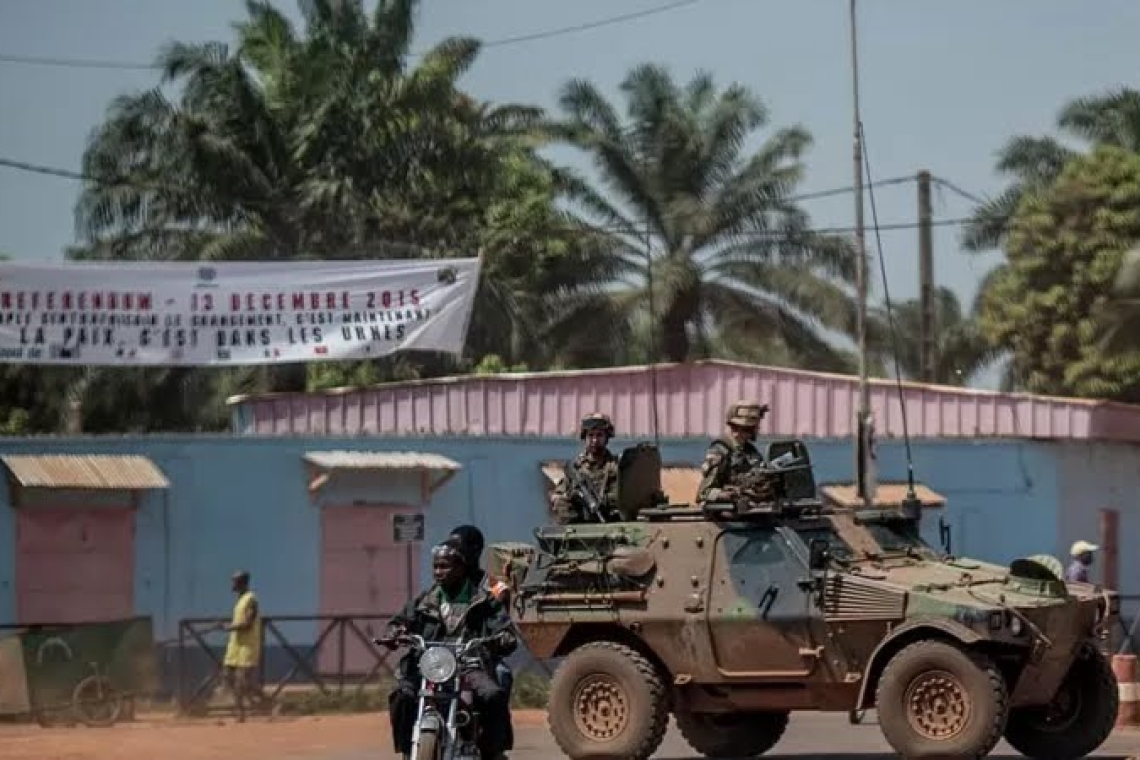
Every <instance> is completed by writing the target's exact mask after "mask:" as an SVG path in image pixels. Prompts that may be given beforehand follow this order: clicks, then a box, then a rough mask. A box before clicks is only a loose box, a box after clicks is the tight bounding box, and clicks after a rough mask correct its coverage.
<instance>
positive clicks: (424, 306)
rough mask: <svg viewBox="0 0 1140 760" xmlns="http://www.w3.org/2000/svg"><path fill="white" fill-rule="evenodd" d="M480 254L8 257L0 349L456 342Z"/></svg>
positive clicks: (122, 362) (109, 350)
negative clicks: (253, 258) (175, 259)
mask: <svg viewBox="0 0 1140 760" xmlns="http://www.w3.org/2000/svg"><path fill="white" fill-rule="evenodd" d="M479 269H480V259H478V258H466V259H427V260H425V259H398V260H384V261H288V262H226V263H221V262H217V263H215V262H208V263H206V262H185V263H183V262H179V263H171V262H137V263H135V262H132V263H103V262H98V263H94V262H93V263H88V262H82V263H79V262H76V263H70V262H69V263H63V264H30V263H22V262H12V261H5V262H0V362H5V363H25V364H73V365H103V366H106V365H119V366H146V365H182V366H207V365H214V366H222V365H241V364H275V363H280V362H310V361H331V360H338V359H368V358H375V357H378V356H384V355H386V354H391V353H393V352H396V351H400V350H408V349H412V350H424V351H442V352H448V353H460V352H461V351H462V350H463V344H464V342H465V341H466V336H467V326H468V323H469V321H470V318H471V310H472V308H473V307H474V304H475V291H476V289H477V287H478V283H479Z"/></svg>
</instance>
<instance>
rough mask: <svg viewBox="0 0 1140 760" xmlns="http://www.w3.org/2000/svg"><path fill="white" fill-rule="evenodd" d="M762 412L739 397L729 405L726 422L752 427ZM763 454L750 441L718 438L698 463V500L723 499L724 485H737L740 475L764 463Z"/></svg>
mask: <svg viewBox="0 0 1140 760" xmlns="http://www.w3.org/2000/svg"><path fill="white" fill-rule="evenodd" d="M763 416H764V409H763V408H761V407H760V406H759V405H758V404H755V403H752V402H750V401H738V402H737V403H735V404H733V405H732V406H730V407H728V413H727V414H726V415H725V422H726V423H727V424H728V425H732V426H737V427H744V428H751V429H752V431H753V438H755V430H756V428H757V427H758V426H759V425H760V420H761V418H763ZM764 464H765V462H764V457H763V455H762V454H761V453H760V451H759V450H758V449H757V448H756V447H755V446H754V445H753V444H752V442H751V441H745V442H744V443H743V444H737V443H736V442H735V441H733V440H731V439H727V440H726V439H723V438H718V439H716V440H715V441H713V442H712V444H710V445H709V448H708V450H707V451H706V452H705V461H704V464H702V465H701V483H700V485H699V486H698V487H697V502H699V503H701V502H710V501H711V502H716V501H725V500H726V499H727V498H728V496H729V494H728V493H726V490H727V489H733V488H737V487H739V482H740V480H741V479H742V477H743V476H745V475H747V474H749V473H750V472H752V471H753V470H755V469H756V468H757V467H762V466H764Z"/></svg>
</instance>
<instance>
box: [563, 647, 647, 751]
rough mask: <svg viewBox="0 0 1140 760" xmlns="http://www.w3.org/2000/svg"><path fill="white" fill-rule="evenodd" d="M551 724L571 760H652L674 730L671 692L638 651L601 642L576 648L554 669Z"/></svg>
mask: <svg viewBox="0 0 1140 760" xmlns="http://www.w3.org/2000/svg"><path fill="white" fill-rule="evenodd" d="M599 702H600V704H599ZM547 720H548V722H549V725H550V733H551V734H553V736H554V741H555V742H557V743H558V746H559V748H560V749H561V750H562V752H563V753H564V754H565V755H566V756H567V757H569V758H570V759H571V760H585V758H593V759H594V760H610V759H612V760H619V759H621V760H626V759H627V758H628V760H647V759H648V758H649V757H650V756H651V755H652V754H653V753H654V752H656V751H657V748H658V747H660V746H661V741H662V739H664V738H665V730H666V729H667V728H668V726H669V692H668V689H667V687H666V685H665V681H664V679H663V678H662V677H661V673H659V672H658V670H657V668H655V667H654V666H653V663H651V662H649V660H647V659H646V658H645V657H643V656H642V655H641V654H640V653H638V652H637V651H636V650H634V649H631V648H630V647H627V646H624V645H622V644H617V643H614V642H611V641H598V642H594V643H592V644H586V645H585V646H582V647H579V648H578V649H575V650H574V651H573V652H571V653H570V655H569V656H568V657H567V658H566V659H565V660H564V661H563V662H562V664H561V665H560V666H559V668H558V670H557V671H555V673H554V677H553V678H552V679H551V682H550V697H549V700H548V706H547Z"/></svg>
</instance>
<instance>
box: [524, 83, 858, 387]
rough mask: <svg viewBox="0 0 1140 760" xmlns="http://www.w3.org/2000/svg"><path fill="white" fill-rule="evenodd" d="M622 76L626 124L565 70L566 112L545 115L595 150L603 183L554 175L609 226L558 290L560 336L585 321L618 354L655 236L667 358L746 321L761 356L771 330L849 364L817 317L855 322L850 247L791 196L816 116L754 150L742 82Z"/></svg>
mask: <svg viewBox="0 0 1140 760" xmlns="http://www.w3.org/2000/svg"><path fill="white" fill-rule="evenodd" d="M621 89H622V93H623V95H624V96H625V101H626V112H627V113H626V120H625V122H624V123H623V121H622V120H621V118H620V117H619V115H618V111H617V108H616V107H615V106H614V105H613V104H612V103H610V102H609V101H608V100H606V98H604V97H603V96H602V94H601V93H600V92H599V91H598V90H597V88H596V87H595V86H594V85H593V84H591V83H590V82H586V81H582V80H571V81H570V82H568V83H567V84H566V85H565V86H564V87H563V89H562V94H561V98H560V105H561V110H562V111H563V114H564V118H563V119H562V120H561V121H559V122H557V123H553V124H549V125H547V130H546V131H547V132H548V133H549V134H550V135H551V136H552V137H554V138H555V139H558V140H560V141H562V142H564V143H566V144H569V145H572V146H574V147H577V148H579V149H580V150H582V151H584V152H586V153H587V154H588V155H590V156H591V157H592V158H593V160H594V164H595V166H596V167H597V169H598V170H599V172H600V174H601V178H602V181H603V182H604V184H605V186H606V188H607V190H608V192H603V191H602V190H601V189H599V188H597V187H594V186H592V185H591V184H590V183H588V182H587V181H586V180H585V179H583V178H581V177H579V176H578V175H577V174H575V173H573V172H571V171H568V170H563V171H562V172H560V173H559V174H558V179H559V189H560V190H561V191H562V193H563V195H564V196H565V198H566V199H567V200H568V201H570V202H571V204H572V205H573V207H574V208H575V210H576V211H577V212H578V213H579V214H580V215H581V216H580V217H579V218H580V219H581V220H582V222H581V223H582V225H583V226H586V227H590V228H593V229H599V230H602V231H603V232H605V233H606V234H604V235H599V236H598V237H599V241H598V243H597V249H596V251H595V254H596V255H594V256H593V257H592V258H591V259H589V260H587V261H586V262H584V264H586V265H588V266H589V268H590V269H591V277H590V278H589V280H588V281H586V282H584V283H583V284H581V285H579V286H576V287H572V288H567V289H565V290H564V291H563V292H559V293H558V294H556V297H557V300H558V305H559V309H560V312H559V313H558V314H557V315H556V316H557V318H556V320H555V322H554V325H553V326H552V332H551V334H552V336H555V337H553V338H552V340H553V342H555V343H556V344H558V345H567V344H568V343H570V342H572V341H574V340H582V339H583V336H589V339H590V340H592V341H594V342H597V343H601V342H603V341H604V342H605V343H606V350H607V353H608V354H609V355H610V356H611V357H623V355H624V354H625V353H626V351H628V347H629V346H630V344H631V337H632V336H634V335H635V334H636V333H637V332H638V331H639V330H644V329H645V314H646V312H647V311H648V308H649V304H650V293H649V277H648V274H649V272H648V271H647V270H648V267H647V265H646V259H647V248H648V251H649V253H648V258H650V259H651V261H652V283H653V293H652V302H653V314H654V316H655V318H656V320H655V324H654V326H653V331H654V332H655V333H656V335H655V336H654V337H655V343H656V345H657V346H658V347H659V348H660V354H661V357H662V358H665V359H667V360H670V361H685V360H688V359H691V358H696V357H698V356H707V355H709V353H710V350H711V347H712V343H711V339H712V334H713V333H718V332H719V333H735V334H738V336H739V337H740V340H739V341H738V343H739V347H740V348H741V349H742V351H743V352H744V353H746V354H747V355H748V358H751V359H753V360H762V359H764V358H765V356H766V351H767V349H768V348H769V346H770V345H771V342H772V341H773V340H775V341H778V342H779V343H781V344H782V347H783V348H784V349H785V351H786V352H787V353H789V354H790V355H792V356H793V357H794V358H795V360H796V361H797V362H798V363H801V364H802V365H805V366H810V367H813V368H817V369H829V368H836V367H838V366H841V365H844V364H846V361H845V359H844V357H843V356H842V352H840V351H837V350H836V349H835V348H834V347H833V346H831V345H830V344H829V343H828V342H827V341H826V340H825V339H824V338H823V336H822V329H823V328H830V329H834V330H838V331H840V332H844V333H847V334H851V333H852V331H853V328H854V324H855V304H854V299H853V298H852V292H851V289H850V287H849V285H850V283H851V281H852V279H853V275H854V256H853V255H852V250H851V248H850V246H849V245H848V244H847V242H846V241H844V240H840V239H835V238H830V237H824V236H820V235H818V234H815V233H813V232H811V231H810V223H809V219H808V215H807V214H806V213H805V212H804V211H803V210H801V209H800V208H799V207H798V206H796V205H795V203H793V202H792V201H790V200H788V199H789V197H790V196H791V195H793V194H794V192H795V189H796V187H797V185H798V184H799V183H800V181H801V180H802V178H803V175H804V165H803V162H802V158H803V155H804V153H805V152H806V151H807V148H808V147H809V146H810V144H811V136H810V135H809V134H808V132H807V130H806V129H804V128H802V127H799V126H795V127H788V128H783V129H777V130H774V131H772V133H771V134H770V135H769V136H768V138H767V140H766V141H765V142H763V143H762V144H761V145H760V147H759V148H758V149H757V150H756V151H755V152H754V153H751V154H745V153H744V152H743V151H744V144H745V141H746V140H747V139H749V138H750V137H752V136H753V135H754V133H755V132H756V131H757V130H759V129H761V128H763V127H765V126H767V123H768V112H767V109H766V108H765V106H764V104H763V103H762V102H761V101H760V100H759V98H757V97H756V96H755V95H754V94H753V93H751V92H749V91H748V90H747V89H745V88H743V87H742V86H740V85H735V84H734V85H730V86H728V87H726V88H724V89H718V88H717V87H716V85H715V83H714V81H713V79H712V77H711V76H710V75H708V74H706V73H698V74H697V75H696V76H695V77H694V78H693V79H692V80H690V81H689V82H688V83H685V84H678V83H676V82H674V81H673V79H672V78H671V76H670V75H669V73H668V72H667V71H666V70H665V69H664V68H663V67H661V66H657V65H652V64H644V65H641V66H637V67H635V68H634V69H633V70H632V71H631V72H630V73H629V74H628V75H627V76H626V78H625V80H624V81H623V83H622V85H621ZM749 336H751V340H749ZM623 358H624V357H623Z"/></svg>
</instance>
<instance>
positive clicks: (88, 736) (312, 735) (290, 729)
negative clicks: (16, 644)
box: [0, 711, 545, 760]
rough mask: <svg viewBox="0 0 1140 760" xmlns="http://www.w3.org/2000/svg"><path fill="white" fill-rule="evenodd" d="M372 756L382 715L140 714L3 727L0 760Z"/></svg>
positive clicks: (530, 715)
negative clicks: (242, 718) (118, 720)
mask: <svg viewBox="0 0 1140 760" xmlns="http://www.w3.org/2000/svg"><path fill="white" fill-rule="evenodd" d="M514 720H515V725H516V726H518V725H540V724H542V723H543V722H544V721H545V714H544V713H542V712H538V711H518V712H516V713H515V714H514ZM366 750H371V751H372V752H373V753H375V756H377V757H387V756H389V755H390V754H391V744H390V741H389V739H388V716H387V714H385V713H382V712H381V713H368V714H362V715H361V714H358V715H323V716H314V717H301V718H284V717H282V718H251V719H250V720H249V721H248V722H246V723H244V724H240V723H237V722H236V721H234V720H232V719H230V718H226V719H224V720H218V719H200V720H182V719H175V718H169V717H164V716H157V715H156V716H140V719H139V720H137V721H135V722H133V723H122V724H119V725H117V726H113V727H111V728H106V729H97V728H52V729H44V728H40V727H39V726H35V725H18V726H13V725H8V726H0V759H2V760H221V758H227V760H229V759H230V758H234V757H240V758H243V760H270V759H271V758H272V759H273V760H276V759H277V758H291V757H313V756H314V755H318V754H322V753H326V752H327V753H328V754H330V755H335V754H337V753H348V752H353V751H366Z"/></svg>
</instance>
